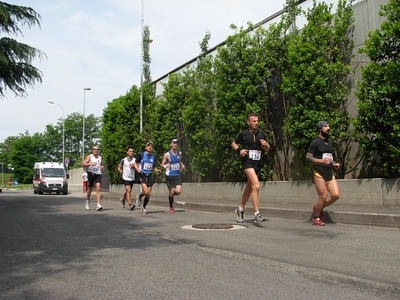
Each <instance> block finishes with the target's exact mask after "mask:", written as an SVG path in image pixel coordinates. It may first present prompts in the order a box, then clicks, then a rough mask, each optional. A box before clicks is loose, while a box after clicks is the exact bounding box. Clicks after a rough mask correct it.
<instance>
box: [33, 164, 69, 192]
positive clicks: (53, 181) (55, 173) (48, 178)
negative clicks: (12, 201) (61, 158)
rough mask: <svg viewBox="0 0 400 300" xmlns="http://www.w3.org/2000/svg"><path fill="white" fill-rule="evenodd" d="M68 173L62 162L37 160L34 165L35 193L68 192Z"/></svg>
mask: <svg viewBox="0 0 400 300" xmlns="http://www.w3.org/2000/svg"><path fill="white" fill-rule="evenodd" d="M68 177H69V176H68V174H65V169H64V166H63V164H62V163H57V162H37V163H35V166H34V167H33V193H34V194H43V193H44V192H45V193H57V194H60V193H63V194H64V195H67V194H68V181H67V179H68Z"/></svg>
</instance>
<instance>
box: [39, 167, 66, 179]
mask: <svg viewBox="0 0 400 300" xmlns="http://www.w3.org/2000/svg"><path fill="white" fill-rule="evenodd" d="M42 176H45V177H64V176H65V174H64V169H54V168H43V169H42Z"/></svg>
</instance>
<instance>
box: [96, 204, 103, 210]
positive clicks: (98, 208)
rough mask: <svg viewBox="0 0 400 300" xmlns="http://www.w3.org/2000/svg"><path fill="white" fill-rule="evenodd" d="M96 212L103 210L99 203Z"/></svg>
mask: <svg viewBox="0 0 400 300" xmlns="http://www.w3.org/2000/svg"><path fill="white" fill-rule="evenodd" d="M96 210H97V211H100V210H103V206H101V204H100V203H97V207H96Z"/></svg>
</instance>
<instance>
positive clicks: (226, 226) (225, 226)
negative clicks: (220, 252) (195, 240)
mask: <svg viewBox="0 0 400 300" xmlns="http://www.w3.org/2000/svg"><path fill="white" fill-rule="evenodd" d="M192 227H193V228H196V229H225V230H226V229H232V228H233V225H231V224H195V225H192Z"/></svg>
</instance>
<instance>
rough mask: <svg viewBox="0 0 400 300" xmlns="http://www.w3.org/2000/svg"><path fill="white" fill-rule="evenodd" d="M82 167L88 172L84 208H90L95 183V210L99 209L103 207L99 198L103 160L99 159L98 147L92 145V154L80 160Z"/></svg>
mask: <svg viewBox="0 0 400 300" xmlns="http://www.w3.org/2000/svg"><path fill="white" fill-rule="evenodd" d="M82 167H84V168H85V167H86V168H87V174H88V190H87V194H86V195H87V200H86V205H85V208H86V209H90V196H91V195H92V191H93V187H94V186H95V185H96V200H97V207H96V210H97V211H100V210H102V209H103V207H102V206H101V204H100V200H101V173H102V171H103V169H104V166H103V162H102V161H101V156H100V155H99V147H98V146H96V145H95V146H93V147H92V154H89V155H88V156H86V158H85V160H84V161H83V162H82Z"/></svg>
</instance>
